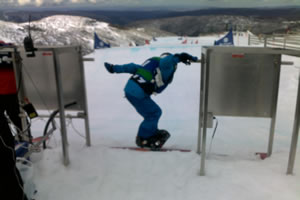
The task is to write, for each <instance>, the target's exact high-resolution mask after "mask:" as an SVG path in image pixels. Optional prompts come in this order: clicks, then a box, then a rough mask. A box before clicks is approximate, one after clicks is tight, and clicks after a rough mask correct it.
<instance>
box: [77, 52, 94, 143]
mask: <svg viewBox="0 0 300 200" xmlns="http://www.w3.org/2000/svg"><path fill="white" fill-rule="evenodd" d="M79 59H80V61H79V62H80V67H81V76H82V84H83V93H84V123H85V136H86V145H87V146H91V135H90V125H89V114H88V105H87V96H86V86H85V75H84V66H83V59H82V56H81V48H80V51H79ZM88 61H90V60H88Z"/></svg>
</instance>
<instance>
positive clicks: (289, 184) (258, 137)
mask: <svg viewBox="0 0 300 200" xmlns="http://www.w3.org/2000/svg"><path fill="white" fill-rule="evenodd" d="M219 37H220V36H207V37H199V38H187V39H188V44H181V42H182V40H178V38H177V37H168V38H158V40H157V41H156V42H154V41H152V43H151V45H148V46H142V47H132V48H128V47H126V48H125V47H124V48H123V47H118V48H110V49H103V50H97V51H95V52H94V53H92V54H90V55H89V56H87V57H93V58H95V61H94V62H86V63H85V75H86V87H87V98H88V107H89V118H90V130H91V139H92V146H91V147H87V146H85V139H84V138H82V137H81V136H82V135H84V124H83V122H82V120H75V119H73V120H72V121H69V122H68V130H67V131H68V140H69V154H70V165H69V166H67V167H65V166H64V165H63V161H62V147H61V137H60V134H59V132H58V131H56V132H55V134H54V136H53V137H52V138H51V140H50V142H49V144H48V145H49V147H50V148H49V149H46V150H45V151H43V152H40V153H35V154H33V155H32V157H31V159H32V162H33V169H34V170H33V172H34V175H33V180H34V182H35V184H36V185H37V190H38V193H37V197H36V199H37V200H53V199H55V200H83V199H84V200H100V199H103V200H121V199H126V200H154V199H155V200H160V199H161V200H199V199H202V200H299V199H300V178H299V176H300V162H299V161H300V159H296V163H295V167H294V174H293V175H286V170H287V163H288V155H289V148H290V142H291V135H292V127H293V120H294V112H295V102H296V94H297V86H298V76H299V67H300V60H299V58H294V57H289V56H284V57H283V59H284V60H287V61H290V60H291V61H294V66H283V67H282V71H281V80H280V91H279V102H278V109H277V121H276V130H275V139H274V148H273V154H272V156H271V157H269V158H267V159H265V160H261V159H260V158H259V157H258V156H256V155H255V153H256V152H266V151H267V143H268V137H269V128H270V119H265V118H264V119H263V118H239V117H217V119H218V122H219V125H218V128H217V132H216V135H215V138H214V140H213V143H212V147H211V150H210V152H209V153H208V155H207V160H206V175H205V176H199V171H200V158H201V156H200V155H198V154H197V153H196V148H197V134H198V112H199V90H200V64H199V63H193V64H191V65H190V66H185V65H184V64H178V69H177V72H176V74H175V77H174V80H173V83H172V84H171V85H169V86H168V88H167V89H166V90H165V91H164V92H163V93H162V94H160V95H157V96H154V97H153V99H154V100H155V101H156V102H157V104H158V105H159V106H160V107H161V108H162V110H163V115H162V117H161V119H160V122H159V128H160V129H166V130H168V131H169V132H170V133H171V138H170V139H169V140H168V141H167V143H166V144H165V147H167V148H183V149H190V150H192V151H191V152H188V153H186V152H176V151H173V152H137V151H130V150H120V149H112V148H110V147H113V146H135V136H136V134H137V129H138V126H139V124H140V122H141V121H142V118H141V117H140V116H139V115H138V114H137V112H136V111H135V109H134V108H133V107H132V106H131V105H130V104H129V103H128V102H127V100H126V99H125V98H124V92H123V88H124V86H125V84H126V82H127V80H128V78H129V77H130V75H129V74H109V73H108V72H107V71H106V70H105V68H104V65H103V63H104V62H111V63H113V64H125V63H130V62H134V63H138V64H141V63H143V61H145V60H146V59H147V58H149V57H152V56H159V55H160V54H161V53H163V52H170V53H181V52H187V53H190V54H192V55H194V56H198V57H200V55H201V46H203V45H212V44H213V41H214V40H216V39H218V38H219ZM196 40H198V42H199V44H195V41H196ZM191 41H194V42H193V44H191ZM235 41H236V43H237V42H239V45H246V44H247V37H246V36H244V37H240V38H238V41H237V38H235ZM58 124H59V123H58ZM44 125H45V121H42V120H35V121H34V122H33V124H32V131H33V134H34V135H35V136H40V135H42V130H43V128H44ZM208 130H209V131H208V139H207V150H208V151H209V144H210V141H211V136H212V132H213V129H208ZM79 134H80V135H81V136H80V135H79ZM298 146H299V145H298ZM299 153H300V152H299V150H298V157H299Z"/></svg>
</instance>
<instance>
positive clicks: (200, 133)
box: [197, 53, 205, 154]
mask: <svg viewBox="0 0 300 200" xmlns="http://www.w3.org/2000/svg"><path fill="white" fill-rule="evenodd" d="M204 64H205V59H204V54H203V53H202V54H201V72H200V73H201V74H200V99H199V100H200V102H199V116H198V144H197V153H198V154H200V153H201V137H202V132H201V130H202V127H203V123H202V121H203V115H202V114H203V88H204V77H205V76H204V73H205V72H204Z"/></svg>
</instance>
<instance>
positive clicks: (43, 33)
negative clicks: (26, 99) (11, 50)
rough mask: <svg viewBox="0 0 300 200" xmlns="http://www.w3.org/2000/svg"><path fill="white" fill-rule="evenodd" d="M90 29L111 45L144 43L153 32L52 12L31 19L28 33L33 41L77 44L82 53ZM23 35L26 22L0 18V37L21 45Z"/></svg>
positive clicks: (88, 43) (90, 41) (88, 47)
mask: <svg viewBox="0 0 300 200" xmlns="http://www.w3.org/2000/svg"><path fill="white" fill-rule="evenodd" d="M94 32H96V33H97V34H98V36H99V37H100V38H101V39H102V40H104V41H105V42H108V43H110V44H111V46H129V44H137V45H139V44H144V43H145V40H150V39H152V36H153V35H155V32H149V31H147V32H146V31H145V30H144V29H136V28H131V29H121V28H116V27H112V26H110V25H109V24H108V23H104V22H99V21H96V20H94V19H90V18H86V17H78V16H67V15H56V16H51V17H47V18H44V19H42V20H39V21H34V22H31V36H32V38H33V40H34V43H35V44H36V45H70V44H72V45H81V46H82V47H83V49H84V53H85V54H86V53H89V52H91V51H92V49H93V42H94ZM27 35H28V23H21V24H17V23H11V22H4V21H0V40H4V41H7V42H13V43H16V44H18V45H22V42H23V39H24V37H26V36H27Z"/></svg>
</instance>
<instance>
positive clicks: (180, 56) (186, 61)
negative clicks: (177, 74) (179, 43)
mask: <svg viewBox="0 0 300 200" xmlns="http://www.w3.org/2000/svg"><path fill="white" fill-rule="evenodd" d="M174 56H177V57H178V59H179V61H180V62H183V63H184V64H186V65H190V64H191V61H194V62H196V61H197V60H198V58H197V57H196V56H191V55H190V54H187V53H181V54H175V55H174Z"/></svg>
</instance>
